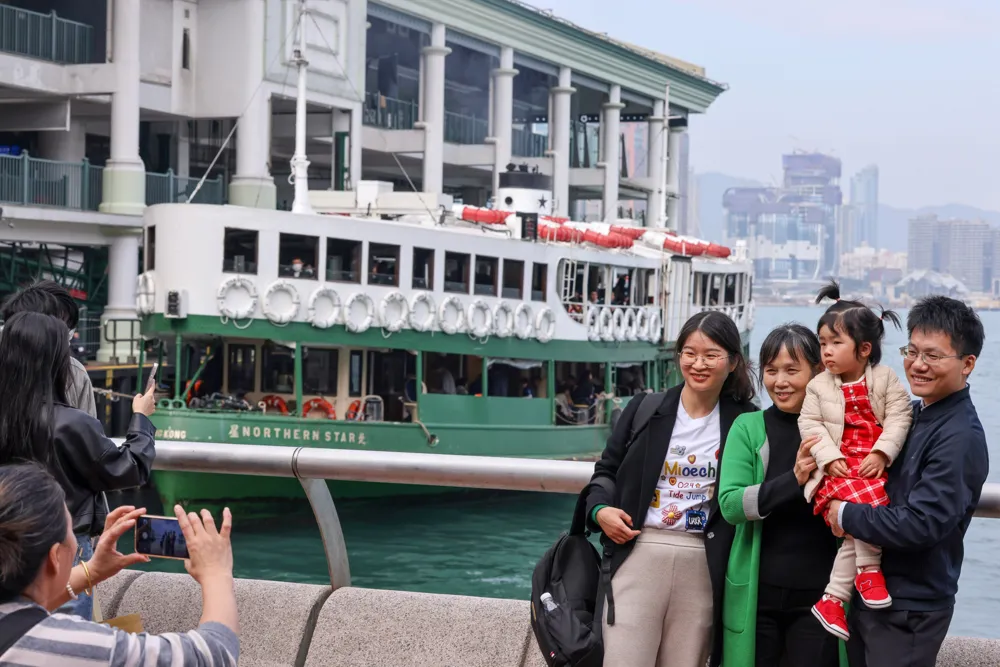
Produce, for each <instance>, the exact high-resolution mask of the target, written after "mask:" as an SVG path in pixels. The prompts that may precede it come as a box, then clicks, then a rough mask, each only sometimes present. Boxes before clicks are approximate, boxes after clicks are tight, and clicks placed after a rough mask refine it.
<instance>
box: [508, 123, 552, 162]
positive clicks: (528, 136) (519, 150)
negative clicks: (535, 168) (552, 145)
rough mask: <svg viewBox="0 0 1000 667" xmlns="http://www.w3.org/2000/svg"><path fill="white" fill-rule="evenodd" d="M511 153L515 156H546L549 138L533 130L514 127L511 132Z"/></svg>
mask: <svg viewBox="0 0 1000 667" xmlns="http://www.w3.org/2000/svg"><path fill="white" fill-rule="evenodd" d="M510 148H511V155H513V156H514V157H545V151H547V150H548V148H549V138H548V136H546V135H544V134H536V133H534V132H532V131H531V130H518V129H516V128H515V129H514V131H513V132H512V133H511V147H510Z"/></svg>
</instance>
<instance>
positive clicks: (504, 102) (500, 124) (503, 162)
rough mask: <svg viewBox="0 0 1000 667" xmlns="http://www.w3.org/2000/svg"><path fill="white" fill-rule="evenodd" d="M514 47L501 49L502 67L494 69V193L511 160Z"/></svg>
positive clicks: (515, 71)
mask: <svg viewBox="0 0 1000 667" xmlns="http://www.w3.org/2000/svg"><path fill="white" fill-rule="evenodd" d="M515 76H517V70H516V69H514V49H512V48H511V47H509V46H504V47H501V49H500V67H498V68H497V69H495V70H493V81H492V90H493V107H492V117H493V133H492V136H493V137H494V138H495V139H496V143H495V144H494V146H493V148H494V158H493V194H494V196H495V195H496V193H497V190H499V189H500V174H501V173H503V171H504V170H505V169H506V168H507V164H509V163H510V160H511V149H512V143H513V132H514V77H515Z"/></svg>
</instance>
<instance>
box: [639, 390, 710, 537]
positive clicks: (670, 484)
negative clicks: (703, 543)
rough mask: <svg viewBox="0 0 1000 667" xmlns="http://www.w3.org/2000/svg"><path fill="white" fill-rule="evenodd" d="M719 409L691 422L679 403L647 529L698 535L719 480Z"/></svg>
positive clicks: (645, 524)
mask: <svg viewBox="0 0 1000 667" xmlns="http://www.w3.org/2000/svg"><path fill="white" fill-rule="evenodd" d="M719 437H720V426H719V406H718V404H716V406H715V409H714V410H712V412H710V413H709V414H707V415H705V416H704V417H701V418H700V419H692V418H691V416H690V415H688V413H687V411H686V410H684V403H683V402H679V403H678V407H677V420H676V421H675V422H674V431H673V433H672V434H671V436H670V448H669V449H668V450H667V458H666V460H665V461H664V462H663V469H662V470H660V479H659V480H658V481H657V482H656V491H655V492H654V494H653V502H651V503H650V505H649V509H648V510H647V511H646V521H645V523H644V524H643V525H644V526H645V527H646V528H659V529H661V530H679V531H686V532H691V533H700V532H702V531H704V530H705V524H706V523H707V522H708V501H709V500H711V498H712V495H713V494H714V493H715V485H716V483H717V482H718V477H719Z"/></svg>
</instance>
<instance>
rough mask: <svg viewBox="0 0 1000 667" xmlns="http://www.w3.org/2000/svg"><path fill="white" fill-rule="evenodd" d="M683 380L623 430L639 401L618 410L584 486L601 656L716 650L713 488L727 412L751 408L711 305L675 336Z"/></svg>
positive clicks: (624, 665)
mask: <svg viewBox="0 0 1000 667" xmlns="http://www.w3.org/2000/svg"><path fill="white" fill-rule="evenodd" d="M676 359H677V362H678V364H679V365H680V369H681V373H682V375H683V376H684V383H683V384H681V385H679V386H676V387H674V388H672V389H670V390H669V391H668V392H667V393H666V395H665V396H663V397H662V399H661V401H662V402H661V404H660V405H659V407H657V409H656V410H655V412H653V413H652V416H651V417H650V419H649V422H648V423H647V424H646V425H639V426H638V428H639V430H638V431H637V432H634V433H633V429H632V426H633V424H632V422H633V419H634V418H635V414H636V412H637V410H638V407H639V405H641V401H642V400H656V398H655V397H657V396H658V395H655V394H654V395H652V396H653V397H654V398H650V396H649V395H642V396H641V397H638V398H636V399H633V400H632V401H631V402H629V404H628V406H626V408H625V410H624V411H623V412H622V415H621V419H620V420H619V421H618V424H617V425H616V426H615V429H614V431H613V432H612V434H611V437H610V438H609V439H608V443H607V447H606V448H605V449H604V453H603V454H602V455H601V459H600V461H598V462H597V464H596V465H595V467H594V478H593V481H595V482H597V483H596V484H594V485H593V486H591V487H590V488H591V491H590V493H589V494H588V496H587V515H588V523H589V524H590V527H591V528H592V529H593V530H600V531H601V532H602V533H603V534H602V537H601V542H602V544H603V545H604V561H603V563H602V570H603V576H602V587H601V589H602V590H601V596H600V597H601V598H603V600H604V604H603V612H602V616H603V619H604V664H605V665H606V666H607V667H654V666H656V667H665V666H666V665H669V666H670V667H704V665H705V662H706V660H707V659H708V657H709V654H710V653H711V655H712V661H713V664H714V665H718V664H719V661H720V659H721V653H722V652H721V633H715V638H716V641H715V642H712V639H711V638H712V629H713V625H715V626H718V627H721V613H722V592H723V588H724V579H725V571H726V564H727V562H728V560H729V550H730V547H731V545H732V540H733V527H732V526H730V525H729V524H727V523H726V522H725V521H724V520H723V518H722V516H721V515H720V513H719V507H718V500H717V498H716V495H715V487H716V483H717V480H718V474H719V465H720V462H721V460H722V448H723V447H724V445H725V441H726V436H727V435H728V433H729V428H730V426H731V425H732V423H733V420H734V419H736V417H737V416H739V415H740V414H742V413H744V412H748V411H751V410H756V409H757V408H756V406H755V405H754V404H753V403H752V400H753V398H754V388H753V377H752V375H751V373H750V369H749V367H748V364H747V361H746V359H745V358H744V357H743V354H742V351H741V345H740V334H739V330H738V329H737V328H736V325H735V324H734V323H733V321H732V320H731V319H729V318H728V317H727V316H726V315H724V314H722V313H719V312H705V313H699V314H697V315H695V316H694V317H692V318H691V319H689V320H688V321H687V322H686V323H685V324H684V326H683V328H682V329H681V332H680V335H679V336H678V339H677V346H676Z"/></svg>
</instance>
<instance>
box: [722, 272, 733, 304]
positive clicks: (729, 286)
mask: <svg viewBox="0 0 1000 667" xmlns="http://www.w3.org/2000/svg"><path fill="white" fill-rule="evenodd" d="M722 298H723V303H724V304H725V305H727V306H732V305H734V304H735V303H736V274H734V273H730V274H729V275H727V276H726V287H725V291H724V293H723V297H722Z"/></svg>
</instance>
